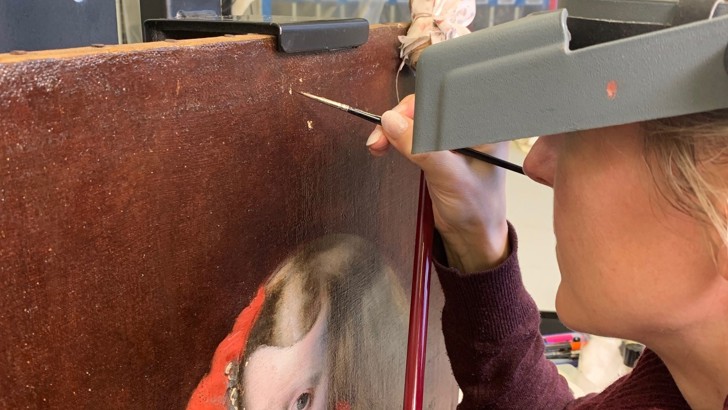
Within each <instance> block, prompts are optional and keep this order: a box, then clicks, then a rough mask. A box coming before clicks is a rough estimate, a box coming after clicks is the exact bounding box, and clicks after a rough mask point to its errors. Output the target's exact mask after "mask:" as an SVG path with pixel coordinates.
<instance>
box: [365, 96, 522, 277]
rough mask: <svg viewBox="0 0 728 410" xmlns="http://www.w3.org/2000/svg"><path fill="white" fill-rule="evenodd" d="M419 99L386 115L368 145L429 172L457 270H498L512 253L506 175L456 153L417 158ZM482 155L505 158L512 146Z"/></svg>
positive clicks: (409, 99) (496, 146) (441, 227)
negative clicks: (414, 128)
mask: <svg viewBox="0 0 728 410" xmlns="http://www.w3.org/2000/svg"><path fill="white" fill-rule="evenodd" d="M414 107H415V98H414V95H409V96H407V97H406V98H404V99H403V100H402V102H400V103H399V105H397V106H396V107H394V108H393V109H392V110H390V111H387V112H385V113H384V115H382V126H377V127H376V128H375V129H374V131H373V132H372V134H371V136H370V137H369V139H368V140H367V146H368V147H369V150H370V152H371V153H372V155H375V156H380V155H384V153H385V152H386V151H387V149H388V148H389V146H390V145H391V146H393V147H394V148H396V149H397V151H399V152H400V153H401V154H402V155H404V156H405V157H407V158H408V159H410V160H411V161H412V162H414V163H415V164H416V165H418V166H419V167H420V168H422V170H423V171H424V172H425V178H426V179H427V186H428V188H429V191H430V197H431V198H432V207H433V212H434V216H435V227H436V228H437V230H438V232H440V235H441V236H442V238H443V241H444V244H445V252H446V253H447V257H448V262H449V264H450V265H451V266H453V267H456V268H458V269H459V270H460V271H461V272H463V273H466V272H478V271H482V270H485V269H488V268H491V267H494V266H496V265H497V264H499V263H500V262H502V261H503V260H504V259H505V258H506V257H507V256H508V254H509V252H510V249H508V226H507V223H506V216H505V214H506V210H505V171H504V170H503V169H501V168H498V167H495V166H493V165H490V164H487V163H485V162H482V161H478V160H475V159H472V158H468V157H465V156H462V155H459V154H456V153H454V152H450V151H439V152H429V153H423V154H417V155H412V154H411V153H410V152H411V151H412V118H413V117H414ZM477 149H478V150H480V151H483V152H486V153H489V154H492V155H496V156H500V157H503V156H505V155H506V153H507V151H508V146H507V143H500V144H494V145H487V146H486V145H484V146H480V147H477Z"/></svg>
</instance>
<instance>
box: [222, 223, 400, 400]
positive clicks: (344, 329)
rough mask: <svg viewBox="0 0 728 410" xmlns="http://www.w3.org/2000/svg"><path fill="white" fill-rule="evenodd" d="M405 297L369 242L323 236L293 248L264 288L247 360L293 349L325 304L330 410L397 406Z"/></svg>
mask: <svg viewBox="0 0 728 410" xmlns="http://www.w3.org/2000/svg"><path fill="white" fill-rule="evenodd" d="M405 298H406V297H405V294H404V291H403V290H402V287H401V285H400V284H399V281H398V279H397V277H396V275H395V273H394V271H393V270H392V269H391V268H390V267H389V265H388V263H387V261H385V259H384V258H383V257H382V256H381V253H380V251H379V249H377V247H376V246H375V245H374V244H372V243H371V242H369V241H367V240H364V239H362V238H360V237H358V236H354V235H346V234H336V235H327V236H324V237H322V238H319V239H317V240H315V241H312V242H309V243H307V244H305V245H303V246H301V247H300V248H299V249H297V250H296V251H295V252H294V253H293V255H292V256H291V257H289V258H288V259H287V260H286V261H284V262H283V264H282V265H281V266H280V267H279V268H278V269H277V270H276V272H275V273H274V274H273V275H272V276H271V278H270V279H269V280H268V282H267V283H266V284H265V302H264V304H263V308H262V311H261V313H260V316H259V317H258V319H257V321H256V323H255V325H254V326H253V328H252V329H251V333H250V336H249V338H248V341H247V343H246V347H245V353H244V354H245V356H248V357H249V356H250V355H251V354H252V353H253V352H254V351H255V349H257V348H259V347H261V346H279V347H285V346H290V345H292V344H294V343H295V342H297V341H298V340H300V339H301V338H302V337H303V336H304V335H306V334H307V333H308V332H309V331H310V330H311V328H312V327H313V325H314V323H315V322H316V320H317V318H318V316H319V314H320V312H322V308H323V306H325V305H326V306H328V308H327V309H326V311H328V314H327V317H326V320H327V331H326V344H327V349H326V350H327V356H328V364H329V372H330V373H329V374H330V381H329V389H328V391H329V397H328V400H327V401H328V405H327V408H332V409H333V408H336V406H337V404H338V403H346V404H348V406H349V408H350V409H352V410H363V409H373V408H381V407H382V406H385V407H387V406H391V407H394V406H396V405H399V403H401V401H402V395H403V393H404V385H403V382H404V370H405V363H404V359H405V353H406V352H405V348H406V346H407V319H408V316H407V307H408V306H407V304H406V299H405ZM284 307H288V308H284ZM242 359H243V360H244V358H242ZM244 371H245V367H244V366H243V367H242V368H241V370H240V374H239V375H238V376H237V377H238V379H237V388H238V390H239V391H241V392H242V394H241V395H240V397H239V403H235V404H236V405H237V408H240V409H242V408H244V407H245V403H244V401H245V397H244V396H245V390H244V386H243V379H244ZM233 407H234V406H233Z"/></svg>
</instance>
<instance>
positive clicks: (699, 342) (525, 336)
mask: <svg viewBox="0 0 728 410" xmlns="http://www.w3.org/2000/svg"><path fill="white" fill-rule="evenodd" d="M413 113H414V97H413V96H410V97H407V98H405V99H404V100H403V101H402V102H401V103H400V104H399V105H398V106H397V107H395V108H394V109H393V110H391V111H387V112H386V113H385V114H384V115H383V117H382V126H381V127H377V128H376V129H375V130H374V131H373V133H372V135H371V136H370V138H369V140H368V141H367V145H368V147H369V149H370V151H371V152H372V154H374V155H383V154H384V153H385V151H386V150H387V149H388V147H389V146H390V145H391V146H393V147H395V148H396V149H397V151H399V152H400V153H402V155H405V156H406V157H408V158H409V159H410V160H412V161H413V162H414V163H415V164H417V165H418V166H420V167H421V168H422V169H423V171H424V172H425V176H426V178H427V182H428V186H429V189H430V195H431V197H432V201H433V208H434V214H435V226H436V228H437V231H438V233H439V234H440V237H441V239H442V250H443V251H444V252H442V254H441V255H436V262H437V270H438V274H439V276H440V281H441V283H442V286H443V290H444V292H445V297H446V303H445V307H444V311H443V331H444V332H445V341H446V345H447V348H448V353H449V355H450V359H451V363H452V367H453V371H454V374H455V377H456V379H457V381H458V383H459V385H460V387H461V389H462V390H463V393H464V399H463V401H462V403H461V405H460V408H461V409H475V408H478V409H480V408H508V409H560V408H569V409H576V408H579V409H581V408H585V409H586V408H589V409H591V408H608V409H630V408H634V409H637V408H639V409H643V408H659V409H683V408H693V409H721V408H726V409H728V397H727V396H728V248H727V246H728V215H726V212H727V211H728V207H727V206H726V204H728V186H727V185H728V183H727V182H728V178H727V177H728V162H727V160H728V138H727V137H728V135H727V134H728V111H726V110H723V111H716V112H709V113H702V114H694V115H689V116H684V117H678V118H672V119H663V120H655V121H650V122H646V123H639V124H628V125H621V126H613V127H607V128H602V129H595V130H588V131H582V132H575V133H568V134H563V135H551V136H545V137H541V138H540V139H539V140H538V141H537V142H536V144H535V145H534V146H533V148H532V150H531V151H530V153H529V154H528V156H527V158H526V160H525V163H524V169H525V172H526V174H527V175H528V176H529V177H530V178H532V179H533V180H535V181H537V182H539V183H542V184H545V185H548V186H550V187H552V188H553V190H554V232H555V236H556V239H557V243H558V245H557V248H556V254H557V259H558V263H559V268H560V271H561V279H562V280H561V283H560V285H559V289H558V292H557V296H556V309H557V311H558V313H559V317H560V319H561V320H562V321H563V322H564V323H565V324H566V325H567V326H569V327H570V328H572V329H574V330H578V331H583V332H587V333H593V334H598V335H604V336H611V337H619V338H625V339H632V340H636V341H639V342H641V343H644V344H645V345H646V346H647V348H648V350H647V351H646V353H645V354H644V355H643V357H642V359H640V361H639V362H638V364H637V366H636V368H635V369H634V371H633V372H632V373H631V374H629V375H627V376H625V377H623V378H622V379H619V380H618V381H616V382H615V383H614V384H613V385H612V386H610V387H608V388H607V389H606V390H605V391H603V392H602V393H600V394H597V395H591V396H588V397H585V398H581V399H577V400H574V398H573V396H572V394H571V393H570V391H569V390H568V388H567V385H566V382H565V380H564V379H562V378H561V377H560V376H558V374H557V372H556V369H555V368H554V366H553V365H551V364H550V363H549V362H548V361H547V360H546V359H545V358H544V356H543V342H542V339H541V336H540V334H539V331H538V329H539V327H538V325H539V316H538V311H537V308H536V306H535V304H534V303H533V301H532V299H531V298H530V297H529V296H528V294H527V293H526V291H525V290H524V288H523V285H522V283H521V278H520V272H519V269H518V261H517V256H516V253H517V240H516V236H515V231H514V229H513V228H512V227H511V226H510V225H509V224H508V223H507V222H506V215H505V191H504V188H505V186H504V171H503V170H501V169H498V168H495V167H492V166H490V165H487V164H484V163H482V162H477V161H473V160H470V159H468V158H465V157H462V156H459V155H458V154H455V153H452V152H447V151H445V152H433V153H427V154H419V155H411V154H410V151H411V146H412V120H411V119H412V117H413ZM481 149H485V150H488V151H490V152H491V153H493V154H496V155H500V156H503V155H504V154H505V153H506V150H507V147H506V146H505V145H503V144H499V145H494V146H489V147H481Z"/></svg>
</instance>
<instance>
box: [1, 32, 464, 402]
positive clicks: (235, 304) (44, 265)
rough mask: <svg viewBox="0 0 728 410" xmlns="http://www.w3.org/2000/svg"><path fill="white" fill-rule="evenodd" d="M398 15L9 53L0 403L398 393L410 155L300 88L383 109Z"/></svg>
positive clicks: (435, 301) (447, 389)
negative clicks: (346, 39) (289, 38)
mask: <svg viewBox="0 0 728 410" xmlns="http://www.w3.org/2000/svg"><path fill="white" fill-rule="evenodd" d="M404 29H405V27H403V26H399V25H387V26H372V28H371V31H370V37H369V40H368V42H367V43H366V44H364V45H363V46H361V47H358V48H356V49H347V50H337V51H326V52H318V53H309V54H302V55H286V54H282V53H279V52H278V51H276V48H275V42H274V40H273V39H272V38H271V37H267V36H254V35H251V36H228V37H220V38H209V39H199V40H184V41H169V42H161V43H149V44H137V45H124V46H103V47H87V48H80V49H71V50H51V51H43V52H28V53H14V54H5V55H0V243H1V244H2V246H0V289H2V292H0V345H1V346H2V350H3V355H0V408H58V409H77V408H108V409H116V408H118V409H131V408H155V409H157V408H160V409H166V408H169V409H178V408H185V407H188V408H216V409H235V408H237V409H243V408H245V409H248V410H250V409H268V408H276V409H280V408H286V409H335V410H346V409H351V410H354V409H371V408H377V409H390V408H391V409H395V408H401V403H402V396H403V389H404V377H403V375H404V362H405V353H404V351H405V349H406V338H407V324H408V323H407V322H408V317H409V316H408V315H409V303H410V297H409V295H410V287H411V281H412V267H413V260H414V250H415V243H414V241H415V236H416V233H417V232H416V231H417V228H416V217H417V209H418V182H419V170H418V169H417V168H416V167H414V166H413V165H412V164H410V163H408V162H407V161H406V160H405V159H403V158H401V157H400V156H397V155H395V154H394V153H392V154H391V155H387V156H384V157H381V158H374V157H372V156H371V155H370V154H369V153H368V150H367V149H366V147H365V141H366V137H367V136H368V135H369V132H370V131H371V129H372V125H371V124H369V123H366V122H364V121H361V120H359V119H357V118H350V116H346V115H345V114H342V113H341V112H340V111H337V110H334V109H330V108H329V107H324V106H322V105H321V104H318V103H316V102H314V101H310V100H308V99H305V98H303V97H301V96H299V95H298V94H297V93H296V92H295V91H306V92H311V93H314V94H316V95H321V96H324V97H327V98H331V99H334V100H338V101H344V102H346V103H349V104H352V105H354V106H357V107H359V108H361V109H364V110H367V111H370V112H376V113H381V112H384V111H385V110H386V109H388V108H390V107H392V106H393V105H394V104H395V103H396V92H395V74H396V72H397V68H398V66H399V58H398V50H397V45H398V40H397V36H398V35H401V34H403V33H404ZM402 83H404V81H403V79H402V78H401V77H400V84H402ZM400 91H401V94H405V93H406V90H400ZM435 279H436V278H434V277H433V284H432V289H433V291H432V296H431V310H430V312H431V313H430V321H429V324H428V335H429V338H428V346H427V371H426V375H425V379H426V380H425V381H426V385H425V400H424V403H425V405H424V407H423V408H431V409H444V408H454V407H455V405H456V402H457V387H456V385H455V382H454V380H453V377H452V374H451V370H450V366H449V362H448V359H447V355H446V353H445V348H444V343H443V340H442V335H441V330H440V321H439V318H440V313H439V312H440V310H441V308H442V297H441V294H440V293H439V289H438V284H437V283H436V282H434V281H435Z"/></svg>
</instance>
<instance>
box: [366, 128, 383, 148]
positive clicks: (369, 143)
mask: <svg viewBox="0 0 728 410" xmlns="http://www.w3.org/2000/svg"><path fill="white" fill-rule="evenodd" d="M381 137H382V131H380V130H379V129H376V130H374V131H373V132H372V134H371V135H370V136H369V138H368V139H367V147H371V146H372V145H374V144H375V143H376V142H377V141H379V139H380V138H381Z"/></svg>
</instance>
